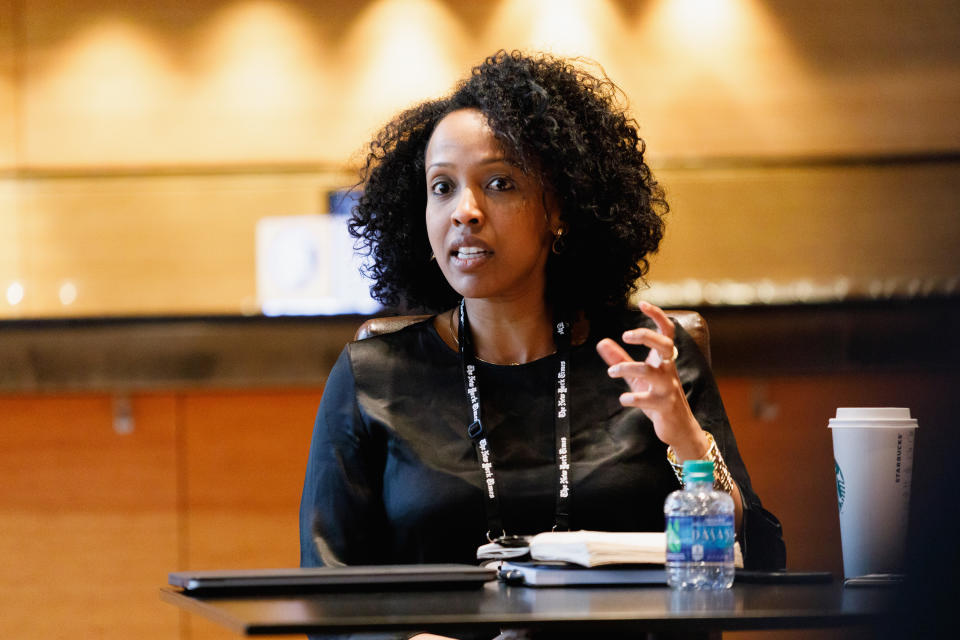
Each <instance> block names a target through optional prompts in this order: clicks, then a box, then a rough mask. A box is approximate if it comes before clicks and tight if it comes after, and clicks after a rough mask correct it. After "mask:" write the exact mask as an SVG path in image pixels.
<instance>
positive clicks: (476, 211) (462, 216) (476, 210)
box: [451, 188, 483, 226]
mask: <svg viewBox="0 0 960 640" xmlns="http://www.w3.org/2000/svg"><path fill="white" fill-rule="evenodd" d="M451 219H452V220H453V225H454V226H459V225H461V224H466V225H471V226H478V225H480V224H482V223H483V211H482V210H481V209H480V205H479V204H477V199H476V197H475V196H474V195H473V190H472V189H470V188H465V189H463V191H462V192H461V194H460V199H459V200H457V207H456V208H455V209H454V210H453V215H452V216H451Z"/></svg>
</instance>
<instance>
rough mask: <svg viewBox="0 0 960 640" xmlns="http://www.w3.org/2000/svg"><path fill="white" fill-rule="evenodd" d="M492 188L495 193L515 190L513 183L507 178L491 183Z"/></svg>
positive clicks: (495, 179) (494, 180) (496, 179)
mask: <svg viewBox="0 0 960 640" xmlns="http://www.w3.org/2000/svg"><path fill="white" fill-rule="evenodd" d="M490 188H491V189H493V190H494V191H509V190H510V189H513V183H512V182H510V180H509V179H507V178H494V179H493V180H491V181H490Z"/></svg>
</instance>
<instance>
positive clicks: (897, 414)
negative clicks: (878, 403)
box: [837, 407, 910, 420]
mask: <svg viewBox="0 0 960 640" xmlns="http://www.w3.org/2000/svg"><path fill="white" fill-rule="evenodd" d="M909 419H910V409H908V408H906V407H840V408H838V409H837V420H909Z"/></svg>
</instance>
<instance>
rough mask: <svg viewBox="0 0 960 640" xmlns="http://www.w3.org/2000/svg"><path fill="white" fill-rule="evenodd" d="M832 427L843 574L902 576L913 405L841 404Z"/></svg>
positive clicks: (848, 577) (911, 469)
mask: <svg viewBox="0 0 960 640" xmlns="http://www.w3.org/2000/svg"><path fill="white" fill-rule="evenodd" d="M829 427H830V429H831V431H832V432H833V457H834V469H835V471H836V475H837V503H838V505H839V507H840V541H841V545H842V547H843V575H844V577H845V578H847V579H850V578H855V577H858V576H863V575H866V574H872V573H893V574H902V573H903V572H904V566H903V561H904V552H905V550H906V539H907V519H908V516H909V507H910V477H911V475H912V472H913V448H914V441H915V439H916V431H917V421H916V420H914V419H913V418H911V417H910V410H909V409H902V408H893V407H882V408H880V407H878V408H840V409H837V417H836V418H831V419H830V425H829Z"/></svg>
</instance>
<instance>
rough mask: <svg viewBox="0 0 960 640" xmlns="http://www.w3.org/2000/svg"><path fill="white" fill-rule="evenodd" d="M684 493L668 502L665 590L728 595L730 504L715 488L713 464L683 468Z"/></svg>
mask: <svg viewBox="0 0 960 640" xmlns="http://www.w3.org/2000/svg"><path fill="white" fill-rule="evenodd" d="M683 480H684V487H683V489H679V490H677V491H674V492H673V493H671V494H670V495H669V496H667V500H666V502H664V504H663V514H664V515H665V516H666V521H667V584H669V585H670V586H671V587H673V588H674V589H685V590H700V589H728V588H730V585H732V584H733V542H734V528H733V498H731V497H730V496H729V495H728V494H726V493H724V492H723V491H716V490H714V488H713V462H711V461H709V460H687V461H686V462H684V463H683Z"/></svg>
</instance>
